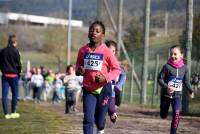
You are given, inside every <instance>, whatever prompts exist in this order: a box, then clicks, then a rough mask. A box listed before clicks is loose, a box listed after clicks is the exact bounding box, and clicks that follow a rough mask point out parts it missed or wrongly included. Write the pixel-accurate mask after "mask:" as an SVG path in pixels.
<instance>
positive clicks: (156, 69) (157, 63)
mask: <svg viewBox="0 0 200 134" xmlns="http://www.w3.org/2000/svg"><path fill="white" fill-rule="evenodd" d="M158 67H159V55H158V54H156V62H155V73H154V85H153V92H152V100H151V105H152V106H153V104H154V96H155V91H157V87H158V86H157V85H158V80H157V76H158Z"/></svg>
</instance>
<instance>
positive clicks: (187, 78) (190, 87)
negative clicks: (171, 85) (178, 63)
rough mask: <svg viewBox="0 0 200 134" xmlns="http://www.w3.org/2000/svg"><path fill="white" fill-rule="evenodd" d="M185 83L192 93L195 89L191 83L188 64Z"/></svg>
mask: <svg viewBox="0 0 200 134" xmlns="http://www.w3.org/2000/svg"><path fill="white" fill-rule="evenodd" d="M183 83H184V84H185V87H186V88H187V90H188V91H189V93H192V92H193V90H192V86H191V84H190V77H189V72H188V68H187V66H186V69H185V75H184V78H183Z"/></svg>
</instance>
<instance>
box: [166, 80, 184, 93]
mask: <svg viewBox="0 0 200 134" xmlns="http://www.w3.org/2000/svg"><path fill="white" fill-rule="evenodd" d="M182 85H183V82H182V79H180V78H172V79H171V80H169V82H168V86H172V87H174V88H175V91H182Z"/></svg>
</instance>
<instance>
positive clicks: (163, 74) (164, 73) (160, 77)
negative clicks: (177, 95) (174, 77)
mask: <svg viewBox="0 0 200 134" xmlns="http://www.w3.org/2000/svg"><path fill="white" fill-rule="evenodd" d="M167 74H168V71H167V68H166V66H165V65H164V66H163V67H162V70H161V72H160V73H159V75H158V83H159V85H160V86H161V87H162V88H166V89H167V87H168V85H167V83H166V82H165V79H166V78H167Z"/></svg>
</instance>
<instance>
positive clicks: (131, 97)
mask: <svg viewBox="0 0 200 134" xmlns="http://www.w3.org/2000/svg"><path fill="white" fill-rule="evenodd" d="M133 67H134V58H132V68H131V96H130V104H132V103H133V81H134V80H133V73H134V72H133V71H134V68H133Z"/></svg>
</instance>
